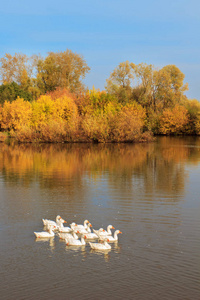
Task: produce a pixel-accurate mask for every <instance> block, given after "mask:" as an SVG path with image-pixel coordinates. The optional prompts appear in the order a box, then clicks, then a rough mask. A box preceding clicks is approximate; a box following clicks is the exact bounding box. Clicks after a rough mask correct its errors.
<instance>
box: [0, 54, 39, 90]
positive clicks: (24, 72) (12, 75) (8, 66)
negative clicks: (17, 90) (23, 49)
mask: <svg viewBox="0 0 200 300" xmlns="http://www.w3.org/2000/svg"><path fill="white" fill-rule="evenodd" d="M34 62H35V59H34V56H31V57H28V56H27V55H26V54H21V53H15V54H14V55H11V54H9V53H6V54H5V55H4V57H2V58H0V75H1V81H2V83H3V84H6V83H12V82H13V81H14V82H16V83H17V84H19V85H21V86H22V87H23V88H24V87H25V86H27V85H28V84H29V85H30V79H31V77H32V74H33V69H34Z"/></svg>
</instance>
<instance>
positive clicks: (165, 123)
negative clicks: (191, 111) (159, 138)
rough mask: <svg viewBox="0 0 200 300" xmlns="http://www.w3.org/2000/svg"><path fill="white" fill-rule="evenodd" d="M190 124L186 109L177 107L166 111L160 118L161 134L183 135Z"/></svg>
mask: <svg viewBox="0 0 200 300" xmlns="http://www.w3.org/2000/svg"><path fill="white" fill-rule="evenodd" d="M188 122H189V118H188V111H187V109H186V108H185V107H183V106H180V105H176V106H175V107H174V108H173V109H165V110H164V111H163V114H162V116H161V117H160V133H162V134H167V135H168V134H181V133H182V132H183V131H184V127H185V126H186V125H187V123H188Z"/></svg>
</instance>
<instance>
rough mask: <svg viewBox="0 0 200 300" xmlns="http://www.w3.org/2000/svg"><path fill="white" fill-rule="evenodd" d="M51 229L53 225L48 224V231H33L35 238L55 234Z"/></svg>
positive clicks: (48, 236)
mask: <svg viewBox="0 0 200 300" xmlns="http://www.w3.org/2000/svg"><path fill="white" fill-rule="evenodd" d="M52 229H53V226H49V227H48V231H42V232H34V234H35V236H36V238H50V237H53V236H54V235H55V234H54V232H53V230H52Z"/></svg>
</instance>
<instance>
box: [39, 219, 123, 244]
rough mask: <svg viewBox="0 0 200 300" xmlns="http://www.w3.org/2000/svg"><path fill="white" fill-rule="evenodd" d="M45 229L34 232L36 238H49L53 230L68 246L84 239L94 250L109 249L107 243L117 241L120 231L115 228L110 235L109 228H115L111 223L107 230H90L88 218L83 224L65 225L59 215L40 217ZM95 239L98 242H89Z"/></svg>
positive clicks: (79, 242)
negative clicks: (46, 217) (52, 218)
mask: <svg viewBox="0 0 200 300" xmlns="http://www.w3.org/2000/svg"><path fill="white" fill-rule="evenodd" d="M42 221H43V225H44V228H45V231H42V232H34V234H35V236H36V238H50V237H54V235H55V231H56V232H57V234H58V236H59V237H60V239H64V240H65V242H66V245H68V246H83V245H86V241H87V242H88V243H89V245H90V247H91V248H92V249H95V250H109V249H111V245H110V244H109V243H112V242H117V241H118V234H119V233H122V232H121V231H120V230H116V231H115V232H114V235H112V232H111V229H115V228H114V227H113V226H112V225H108V227H107V230H105V229H103V228H100V229H98V230H95V229H93V232H91V227H92V225H91V223H90V222H89V221H88V220H85V221H84V224H83V225H81V224H76V223H74V222H73V223H71V224H70V227H65V226H64V225H63V224H64V223H67V222H66V221H65V220H64V219H63V218H61V216H59V215H58V216H57V217H56V221H52V220H47V219H42ZM94 239H97V240H98V243H94V242H89V240H94Z"/></svg>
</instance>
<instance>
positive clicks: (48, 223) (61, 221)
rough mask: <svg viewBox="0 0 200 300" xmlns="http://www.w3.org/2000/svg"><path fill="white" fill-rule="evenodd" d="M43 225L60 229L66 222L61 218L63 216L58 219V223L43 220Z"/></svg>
mask: <svg viewBox="0 0 200 300" xmlns="http://www.w3.org/2000/svg"><path fill="white" fill-rule="evenodd" d="M42 222H43V225H44V226H49V225H50V226H55V228H58V226H60V224H61V223H63V222H64V220H63V219H62V218H61V216H59V215H58V216H57V217H56V221H52V220H48V219H42Z"/></svg>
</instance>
